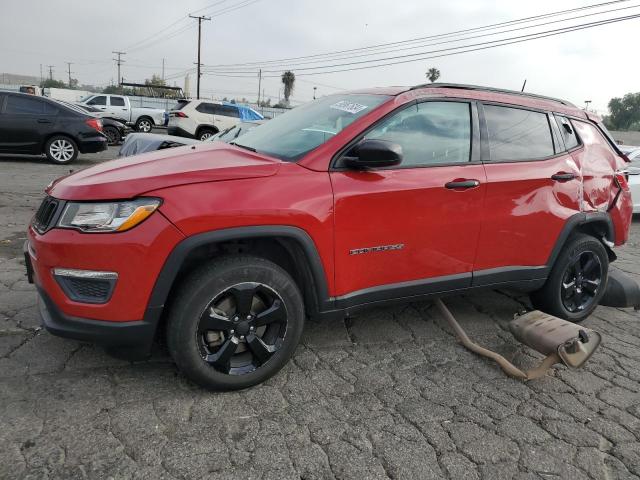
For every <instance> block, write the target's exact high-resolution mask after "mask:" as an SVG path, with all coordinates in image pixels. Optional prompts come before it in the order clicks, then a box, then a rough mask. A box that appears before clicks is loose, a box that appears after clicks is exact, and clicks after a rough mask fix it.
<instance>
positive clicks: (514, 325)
mask: <svg viewBox="0 0 640 480" xmlns="http://www.w3.org/2000/svg"><path fill="white" fill-rule="evenodd" d="M435 304H436V306H437V307H438V309H439V310H440V313H442V315H443V316H444V318H445V319H446V320H447V322H448V323H449V325H451V328H453V330H454V332H455V333H456V336H457V337H458V339H459V340H460V342H461V343H462V344H463V345H464V346H465V347H466V348H468V349H469V350H471V351H472V352H475V353H477V354H478V355H482V356H484V357H487V358H491V359H493V360H495V361H496V362H497V363H498V365H500V367H501V368H502V369H503V370H504V371H505V373H506V374H507V375H509V376H510V377H513V378H519V379H521V380H533V379H536V378H540V377H542V376H544V375H545V374H546V373H547V371H548V370H549V369H550V368H551V367H552V366H553V365H555V364H556V363H560V362H562V363H564V364H565V365H566V366H567V367H569V368H571V369H575V368H580V367H581V366H582V365H584V364H585V362H586V361H587V360H588V359H589V358H590V357H591V355H593V352H595V351H596V349H597V348H598V346H600V342H601V341H602V337H601V336H600V334H599V333H598V332H595V331H593V330H591V329H589V328H585V327H581V326H578V325H576V324H574V323H571V322H567V321H566V320H561V319H560V318H556V317H553V316H551V315H547V314H546V313H543V312H540V311H538V310H534V311H532V312H528V313H525V314H524V315H521V316H519V317H517V318H516V319H515V320H513V321H512V322H510V324H509V330H510V331H511V333H512V334H513V336H514V337H515V338H516V340H518V341H519V342H521V343H523V344H525V345H527V346H528V347H529V348H532V349H533V350H535V351H537V352H539V353H541V354H542V355H545V358H544V360H543V361H542V362H541V363H540V364H539V365H538V366H537V367H535V368H533V369H531V370H529V371H527V372H523V371H522V370H520V369H519V368H518V367H516V366H515V365H514V364H513V363H511V362H510V361H509V360H507V359H506V358H504V357H503V356H502V355H500V354H499V353H496V352H493V351H491V350H488V349H486V348H484V347H481V346H480V345H478V344H477V343H475V342H473V341H472V340H471V339H470V338H469V337H468V336H467V334H466V332H465V331H464V330H463V328H462V327H461V326H460V324H459V323H458V322H457V321H456V319H455V317H454V316H453V314H452V313H451V312H450V311H449V309H448V308H447V307H446V306H445V304H444V303H443V302H442V300H440V299H439V298H438V299H436V300H435Z"/></svg>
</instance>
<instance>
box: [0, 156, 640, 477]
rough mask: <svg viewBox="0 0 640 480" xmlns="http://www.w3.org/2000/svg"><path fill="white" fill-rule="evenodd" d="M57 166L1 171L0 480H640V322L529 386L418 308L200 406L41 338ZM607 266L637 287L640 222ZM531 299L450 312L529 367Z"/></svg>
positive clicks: (627, 322) (451, 302)
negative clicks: (42, 270)
mask: <svg viewBox="0 0 640 480" xmlns="http://www.w3.org/2000/svg"><path fill="white" fill-rule="evenodd" d="M114 155H115V150H109V151H108V152H103V153H102V154H99V155H87V156H84V157H81V158H80V160H79V161H78V162H77V163H76V164H74V165H72V166H70V167H69V166H68V167H62V166H56V165H51V164H48V163H46V162H45V161H44V160H41V159H34V158H29V157H24V158H14V157H11V158H10V157H6V156H4V157H1V156H0V478H3V479H5V478H6V479H13V478H33V479H46V478H60V479H75V478H78V479H80V478H95V479H107V478H113V479H128V478H140V479H143V478H144V479H147V478H153V479H182V478H211V479H225V478H229V479H231V478H233V479H236V478H243V479H254V478H255V479H304V480H311V479H331V478H340V479H351V478H356V479H386V478H392V479H441V478H450V479H480V478H482V479H492V480H493V479H518V480H524V479H569V478H570V479H573V480H578V479H594V480H599V479H603V480H604V479H607V480H610V479H630V478H640V313H639V312H633V311H623V310H619V309H613V308H605V307H600V308H598V309H597V310H596V312H595V314H594V315H593V316H592V317H590V318H589V319H588V320H587V321H586V323H585V324H586V325H588V326H589V327H591V328H593V329H595V330H598V331H600V332H601V333H602V334H603V345H602V347H601V348H600V349H599V351H598V352H596V354H595V355H594V357H593V358H592V360H591V361H590V362H589V363H588V364H587V365H586V367H585V368H584V369H582V370H579V371H569V370H567V369H566V368H564V367H557V368H556V369H555V370H554V371H553V372H552V373H551V374H549V375H548V376H547V377H545V378H543V379H540V380H536V381H532V382H529V383H523V382H521V381H516V380H512V379H510V378H507V377H506V376H505V375H504V374H503V373H502V372H501V371H500V369H499V368H498V367H497V366H496V365H495V364H494V363H492V362H490V361H488V360H486V359H483V358H480V357H478V356H476V355H474V354H472V353H470V352H468V351H466V350H465V349H464V348H463V347H462V346H461V345H460V344H459V343H457V342H456V340H455V339H454V337H453V334H452V332H451V330H450V329H449V328H448V326H447V325H446V322H445V321H444V319H443V318H441V317H440V315H439V314H438V312H437V310H436V309H435V308H434V307H433V306H432V305H431V304H429V303H414V304H410V305H404V306H397V307H393V308H379V309H374V310H370V311H367V312H364V313H361V314H359V315H358V316H357V317H354V318H351V319H348V320H347V321H346V322H328V323H311V322H310V323H308V324H307V328H306V332H305V335H304V338H303V341H302V344H301V345H300V346H299V348H298V350H297V352H296V354H295V357H294V359H293V361H292V362H290V363H289V364H288V366H287V367H285V368H284V369H283V371H282V372H281V373H280V374H278V375H277V376H275V377H274V378H272V379H271V380H269V381H267V382H266V383H265V384H263V385H261V386H258V387H255V388H252V389H249V390H245V391H242V392H234V393H219V394H215V393H209V392H205V391H203V390H200V389H199V388H197V387H196V386H194V385H193V384H191V383H190V382H189V381H187V380H186V379H185V378H184V377H183V376H182V375H181V374H180V373H179V372H178V371H177V370H176V367H175V366H174V364H173V363H172V362H171V360H170V359H169V358H168V357H167V356H166V355H165V354H164V353H162V351H161V350H159V351H158V352H157V353H155V354H154V356H153V357H152V358H151V359H150V360H148V361H146V362H138V363H133V364H131V363H128V362H124V361H121V360H116V359H113V358H111V357H109V356H107V355H106V354H105V353H104V352H103V351H102V350H101V349H99V348H97V347H94V346H92V345H87V344H83V343H79V342H75V341H71V340H65V339H61V338H57V337H54V336H52V335H49V334H48V333H46V332H45V331H43V330H41V329H40V325H39V320H38V317H37V314H36V307H35V292H34V288H33V287H32V286H31V285H29V284H28V283H27V281H26V278H25V275H24V265H23V260H22V258H21V256H22V253H21V248H22V242H23V240H24V238H25V229H26V225H27V223H28V222H29V220H30V218H31V216H32V215H33V213H34V211H35V209H36V207H37V206H38V204H39V202H40V200H41V198H42V195H43V193H42V190H43V188H44V187H45V186H46V185H47V184H48V183H49V181H50V180H52V179H54V178H56V177H58V176H61V175H64V174H66V173H68V170H69V168H74V169H78V168H84V167H86V166H88V165H91V164H93V163H96V162H100V161H103V160H104V159H107V158H112V157H113V156H114ZM618 253H619V257H620V259H619V261H618V262H617V264H616V265H617V266H618V267H619V268H621V269H622V270H624V271H626V272H628V273H630V274H631V275H632V276H633V277H634V278H635V279H636V280H639V281H640V219H638V218H636V219H635V221H634V223H633V226H632V236H631V241H630V243H629V244H628V245H627V246H626V247H625V248H623V249H621V250H620V251H619V252H618ZM526 302H527V299H526V297H523V296H519V295H516V294H513V293H509V292H499V291H489V292H484V293H477V294H473V295H461V296H456V297H452V298H450V299H448V300H447V301H446V303H447V305H448V306H449V307H450V308H451V310H452V311H453V312H454V314H455V315H456V316H457V318H458V320H459V321H460V323H461V324H462V325H463V326H464V327H465V328H466V329H467V331H468V333H469V334H470V336H472V337H473V338H474V339H476V340H477V341H478V342H479V343H481V344H483V345H485V346H488V347H490V348H493V349H496V350H497V351H498V352H500V353H501V354H503V355H505V356H506V357H507V358H509V359H512V360H513V361H514V362H515V363H516V364H518V365H520V366H522V367H525V368H526V367H528V366H531V365H533V364H534V363H535V362H536V361H537V360H539V358H540V357H539V356H538V355H537V354H535V353H533V352H532V351H531V350H529V349H528V348H527V347H524V346H522V345H519V344H517V342H515V341H514V340H513V338H512V337H511V335H510V334H509V333H508V332H507V330H506V324H507V322H508V321H509V320H510V319H511V318H512V316H513V314H514V313H515V312H516V311H518V310H519V309H521V308H522V306H523V303H524V304H526Z"/></svg>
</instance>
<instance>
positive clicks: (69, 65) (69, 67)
mask: <svg viewBox="0 0 640 480" xmlns="http://www.w3.org/2000/svg"><path fill="white" fill-rule="evenodd" d="M65 63H66V64H67V71H68V72H69V88H71V65H73V63H71V62H65Z"/></svg>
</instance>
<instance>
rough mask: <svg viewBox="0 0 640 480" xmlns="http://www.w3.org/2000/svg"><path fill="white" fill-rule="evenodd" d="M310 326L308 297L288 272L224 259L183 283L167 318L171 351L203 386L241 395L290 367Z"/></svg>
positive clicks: (251, 260) (256, 261) (252, 260)
mask: <svg viewBox="0 0 640 480" xmlns="http://www.w3.org/2000/svg"><path fill="white" fill-rule="evenodd" d="M304 319H305V311H304V302H303V298H302V295H301V293H300V290H299V289H298V287H297V285H296V284H295V282H294V280H293V279H292V278H291V276H290V275H289V274H288V273H287V272H286V271H285V270H283V269H282V268H280V267H279V266H278V265H276V264H274V263H272V262H270V261H268V260H265V259H263V258H259V257H250V256H233V257H225V258H221V259H218V260H215V261H213V262H211V263H209V264H207V265H205V266H203V267H201V268H199V269H197V270H196V271H195V272H193V273H192V274H191V275H189V276H188V277H187V279H186V280H185V281H184V283H183V285H182V286H181V288H180V289H179V291H178V293H177V295H176V297H175V301H174V302H173V305H172V307H171V310H170V313H169V317H168V323H167V344H168V347H169V352H170V354H171V356H172V358H173V359H174V361H175V362H176V364H177V365H178V368H179V369H180V370H181V371H182V372H183V373H184V374H185V375H186V376H187V377H189V378H190V379H191V380H193V381H194V382H195V383H197V384H198V385H200V386H202V387H204V388H207V389H209V390H237V389H242V388H247V387H250V386H253V385H256V384H258V383H261V382H263V381H265V380H266V379H268V378H269V377H271V376H273V375H275V374H276V373H277V372H278V371H279V370H280V369H281V368H282V367H283V366H284V365H285V364H286V363H287V361H288V360H289V358H291V356H292V355H293V352H294V351H295V348H296V346H297V344H298V342H299V340H300V336H301V335H302V330H303V328H304Z"/></svg>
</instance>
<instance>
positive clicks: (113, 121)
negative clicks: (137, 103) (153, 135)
mask: <svg viewBox="0 0 640 480" xmlns="http://www.w3.org/2000/svg"><path fill="white" fill-rule="evenodd" d="M56 101H57V102H58V103H61V104H63V105H65V106H66V107H69V108H72V109H76V110H80V111H81V112H82V113H86V114H87V115H92V116H94V117H98V118H99V119H100V120H102V133H104V134H105V136H106V137H107V140H108V141H109V145H118V144H120V143H122V142H123V141H124V137H126V136H127V135H128V134H129V133H130V132H131V131H132V129H131V127H129V126H127V125H126V124H125V123H124V120H119V119H117V118H112V117H108V116H106V115H105V114H104V112H103V111H102V110H99V109H97V108H95V107H91V106H89V105H76V104H75V103H68V102H63V101H62V100H56Z"/></svg>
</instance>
